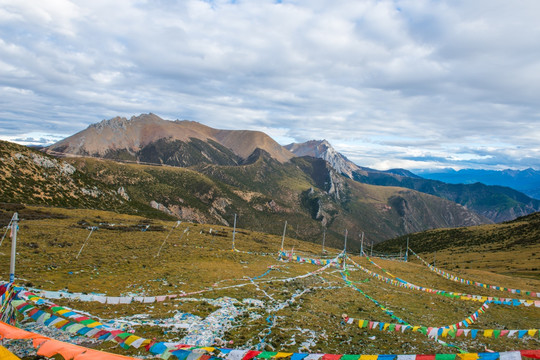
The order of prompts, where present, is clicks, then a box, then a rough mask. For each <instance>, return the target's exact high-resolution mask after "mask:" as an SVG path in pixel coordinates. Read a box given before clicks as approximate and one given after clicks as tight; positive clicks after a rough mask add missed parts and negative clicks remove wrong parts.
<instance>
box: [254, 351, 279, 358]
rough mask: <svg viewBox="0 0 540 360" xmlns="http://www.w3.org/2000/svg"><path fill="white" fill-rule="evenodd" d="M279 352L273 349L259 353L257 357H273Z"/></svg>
mask: <svg viewBox="0 0 540 360" xmlns="http://www.w3.org/2000/svg"><path fill="white" fill-rule="evenodd" d="M276 354H277V352H272V351H263V352H262V353H260V354H259V355H257V359H271V358H273V357H274V356H276Z"/></svg>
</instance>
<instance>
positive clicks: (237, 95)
mask: <svg viewBox="0 0 540 360" xmlns="http://www.w3.org/2000/svg"><path fill="white" fill-rule="evenodd" d="M538 13H540V3H538V2H537V1H535V0H520V1H519V4H515V3H508V2H506V1H502V0H484V1H474V2H466V1H439V2H432V1H428V0H396V1H390V0H383V1H375V0H364V1H358V2H351V1H323V0H318V1H313V0H311V1H308V0H303V1H302V0H298V1H283V3H281V4H280V3H276V2H275V1H270V0H265V1H255V0H245V1H239V2H231V1H199V0H186V1H180V2H174V1H173V2H171V1H153V2H144V1H136V2H134V1H128V0H118V1H113V2H111V1H106V0H96V1H91V2H88V1H82V0H81V1H75V0H74V1H69V0H54V1H45V2H24V1H23V2H21V1H15V0H12V1H9V0H0V59H1V61H0V109H1V110H0V131H1V132H2V133H3V134H5V136H13V137H14V138H24V134H27V133H30V132H32V131H38V132H42V133H64V132H66V131H67V132H68V133H74V132H76V131H80V130H82V129H83V128H85V127H86V126H88V125H89V124H90V123H93V122H97V121H100V120H101V119H103V118H110V117H113V116H116V115H120V116H127V117H130V116H131V115H135V114H139V113H142V112H153V113H156V114H159V115H161V116H163V117H165V118H168V119H176V118H182V119H191V120H196V121H200V122H203V123H205V124H207V125H209V126H214V127H219V128H228V129H234V128H237V129H238V128H242V129H252V130H256V129H259V130H264V131H266V132H267V133H269V134H270V135H273V136H275V137H276V138H277V139H278V140H280V142H282V143H284V142H285V141H286V142H289V140H295V141H305V140H309V139H312V138H321V134H324V137H326V138H327V139H328V140H329V141H330V142H331V143H333V144H334V146H335V147H336V148H337V149H338V150H340V151H344V152H345V153H346V154H347V155H348V156H350V158H351V159H353V160H355V161H357V162H358V163H359V164H360V165H364V166H374V167H379V168H380V167H383V166H390V165H392V164H394V165H411V166H412V165H415V167H416V168H418V167H425V166H439V165H441V164H444V165H445V166H450V165H455V166H456V167H459V166H464V165H470V166H475V167H482V166H486V167H493V166H508V167H511V166H522V167H528V166H533V167H537V168H540V163H539V162H538V160H535V158H534V157H531V156H530V154H535V155H537V154H538V150H537V148H538V147H537V145H536V144H537V139H538V138H539V135H540V133H539V131H540V130H538V126H537V124H538V123H539V121H540V104H538V101H537V98H538V94H539V93H540V25H539V22H538V21H537V14H538ZM343 143H346V144H347V146H346V147H343V148H340V145H338V144H343ZM494 144H495V145H496V148H495V149H492V150H489V154H487V155H485V156H484V155H482V154H480V153H481V152H482V151H483V150H478V149H488V148H490V147H491V146H492V145H494ZM412 149H415V151H412ZM477 152H478V153H477ZM466 154H476V155H475V156H478V158H474V157H471V158H469V159H465V157H466V156H468V155H466ZM471 156H472V155H471ZM432 158H437V159H436V160H433V159H432ZM536 158H538V156H537V157H536ZM411 162H412V163H411ZM516 164H517V165H516Z"/></svg>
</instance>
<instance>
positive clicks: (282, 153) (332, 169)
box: [0, 114, 540, 248]
mask: <svg viewBox="0 0 540 360" xmlns="http://www.w3.org/2000/svg"><path fill="white" fill-rule="evenodd" d="M2 145H3V147H4V148H5V150H4V153H5V155H2V156H3V158H5V159H8V158H9V159H10V162H3V165H2V168H1V170H2V172H3V174H4V176H2V177H0V182H2V183H7V184H8V186H7V187H5V188H9V189H11V188H13V187H15V186H16V185H15V184H16V183H17V176H16V174H18V171H19V170H17V169H21V168H24V167H25V162H26V163H27V164H26V166H27V167H29V169H28V170H27V172H28V173H40V170H39V169H38V168H36V166H41V165H39V164H37V163H36V162H35V161H33V160H32V159H33V158H34V157H35V156H37V154H41V156H43V157H44V158H45V159H46V161H57V162H58V163H59V164H65V165H61V166H70V167H72V168H73V169H74V171H73V172H72V174H70V175H73V174H75V175H74V176H76V177H77V179H74V180H73V181H72V182H74V183H75V184H76V185H74V186H76V187H79V188H82V189H88V186H89V185H90V184H92V186H93V187H94V188H95V189H97V190H96V192H94V193H93V194H94V195H95V197H94V198H93V200H92V201H89V200H88V196H89V195H88V191H86V192H85V191H83V192H76V191H68V189H65V190H66V191H63V190H62V189H60V190H62V191H59V189H57V188H54V186H52V185H51V184H52V183H54V182H55V178H57V177H58V176H61V175H58V176H56V177H55V176H53V175H47V176H46V177H41V178H35V179H33V182H32V183H31V184H28V186H31V188H30V189H24V188H23V189H22V190H21V191H20V192H21V193H24V194H26V195H25V196H19V195H20V194H19V195H17V194H16V193H13V192H10V193H8V192H4V193H3V194H0V195H1V196H2V198H4V199H6V200H5V201H8V202H23V203H27V204H31V203H36V204H47V205H58V206H62V204H63V203H67V204H68V205H69V206H73V207H77V206H82V207H89V206H93V207H96V208H107V209H116V211H123V212H130V213H139V214H148V215H147V216H159V213H161V214H163V216H166V217H169V218H173V217H174V218H180V219H184V220H188V221H195V222H206V223H216V224H224V225H229V224H230V223H231V220H232V219H233V218H234V214H238V215H240V219H241V221H242V222H243V224H244V225H243V226H245V227H246V228H250V229H255V230H260V231H266V232H270V233H278V232H281V231H282V224H283V222H284V221H285V220H287V221H288V223H289V224H294V225H292V227H291V229H290V231H292V232H293V233H294V236H296V237H298V238H303V239H307V240H310V241H320V238H321V237H322V233H323V232H324V231H325V229H326V230H327V236H328V237H327V241H328V242H327V243H328V244H329V246H330V245H331V244H332V243H334V244H340V243H342V241H343V236H344V231H345V230H346V229H347V230H349V232H350V233H351V234H355V235H353V236H352V237H351V240H350V244H351V245H350V246H351V248H354V247H357V245H358V242H359V237H358V234H360V233H362V232H364V233H365V235H366V237H367V238H368V239H369V241H374V242H379V241H382V240H385V239H388V238H392V237H395V236H399V235H404V234H408V233H411V232H417V231H422V230H426V229H432V228H441V227H459V226H470V225H478V224H483V223H491V222H493V221H500V220H501V219H503V220H508V219H511V218H515V217H517V216H519V215H522V214H528V213H531V212H534V211H538V210H539V209H540V201H536V200H534V199H530V198H528V197H527V196H525V195H524V194H521V193H519V192H517V191H514V190H512V189H508V188H501V187H494V186H485V185H481V186H480V187H478V185H476V184H475V185H474V186H473V185H464V186H455V185H451V184H444V183H442V182H438V181H434V180H427V179H423V178H421V177H419V176H416V175H414V174H412V173H410V172H408V171H407V170H402V169H394V170H389V171H377V170H373V169H369V168H364V167H360V166H358V165H356V164H354V163H352V162H351V161H349V160H348V159H347V158H346V157H345V156H343V155H342V154H340V153H339V152H337V151H335V149H333V147H332V146H331V145H330V144H329V143H328V142H327V141H310V142H307V143H304V144H291V145H288V146H286V147H283V146H281V145H279V144H278V143H277V142H275V141H274V140H273V139H272V138H270V137H269V136H268V135H266V134H264V133H262V132H257V131H245V130H217V129H213V128H210V127H208V126H205V125H202V124H199V123H197V122H193V121H185V120H184V121H179V120H176V121H168V120H163V119H161V118H159V117H158V116H156V115H153V114H143V115H140V116H137V117H132V118H131V119H126V118H120V117H117V118H113V119H110V120H104V121H102V122H100V123H97V124H93V125H90V126H89V127H88V128H87V129H85V130H83V131H81V132H79V133H77V134H74V135H73V136H70V137H68V138H66V139H64V140H62V141H60V142H58V143H56V144H54V145H52V146H50V147H49V148H47V149H44V151H45V152H46V153H48V154H49V155H50V154H52V155H55V156H56V157H58V156H61V157H63V159H57V158H54V157H51V156H49V155H46V154H42V153H39V152H36V151H34V150H31V149H28V148H22V147H19V148H17V146H16V145H15V144H10V143H3V144H2ZM28 151H29V152H28ZM21 155H22V156H23V158H21ZM8 163H13V165H12V166H11V167H7V166H6V164H8ZM59 166H60V165H59ZM51 169H52V168H51ZM51 171H52V170H51ZM2 172H0V174H2ZM14 174H15V175H14ZM62 176H64V175H62ZM75 180H76V181H75ZM62 181H65V180H62ZM81 181H82V182H81ZM85 181H87V182H88V185H87V184H86V183H84V182H85ZM475 186H476V187H475ZM35 193H39V194H40V195H39V196H32V195H30V194H35ZM96 194H97V195H96ZM59 197H60V198H59ZM68 198H69V199H70V200H69V201H67V200H66V199H68ZM51 199H59V200H55V201H52V200H51ZM280 224H281V225H280Z"/></svg>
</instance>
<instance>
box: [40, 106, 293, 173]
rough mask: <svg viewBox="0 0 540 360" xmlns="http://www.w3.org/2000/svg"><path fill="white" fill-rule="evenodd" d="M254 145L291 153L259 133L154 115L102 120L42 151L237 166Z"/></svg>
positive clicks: (284, 155)
mask: <svg viewBox="0 0 540 360" xmlns="http://www.w3.org/2000/svg"><path fill="white" fill-rule="evenodd" d="M256 148H261V149H263V150H265V151H267V152H268V153H269V154H271V156H272V157H273V158H275V159H276V160H278V161H280V162H286V161H288V160H289V159H291V158H292V157H293V156H294V155H293V154H292V153H290V152H289V151H287V150H286V149H284V148H283V147H282V146H281V145H279V144H278V143H276V142H275V141H274V140H273V139H272V138H270V137H269V136H268V135H266V134H264V133H262V132H260V131H247V130H239V131H236V130H218V129H213V128H211V127H208V126H205V125H202V124H200V123H197V122H194V121H187V120H184V121H179V120H176V121H168V120H163V119H161V118H160V117H158V116H157V115H154V114H142V115H140V116H138V117H132V118H131V119H129V120H128V119H126V118H120V117H116V118H113V119H110V120H103V121H101V122H100V123H97V124H93V125H90V126H89V127H88V128H86V129H85V130H83V131H80V132H78V133H77V134H75V135H72V136H70V137H68V138H66V139H64V140H61V141H59V142H57V143H56V144H54V145H51V146H50V147H49V148H48V149H47V151H48V152H50V153H54V154H71V155H82V156H94V157H102V158H110V159H115V160H130V161H141V162H151V163H157V164H161V163H163V164H168V165H173V166H189V165H194V164H197V163H199V162H209V163H217V164H223V165H229V164H238V163H239V162H241V159H245V158H247V157H248V156H249V155H251V153H253V151H254V150H255V149H256Z"/></svg>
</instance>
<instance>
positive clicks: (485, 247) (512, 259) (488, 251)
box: [375, 213, 540, 279]
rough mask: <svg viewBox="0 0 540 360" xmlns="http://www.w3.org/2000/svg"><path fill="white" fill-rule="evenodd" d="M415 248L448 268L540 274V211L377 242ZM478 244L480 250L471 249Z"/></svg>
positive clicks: (389, 247) (393, 248)
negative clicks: (479, 224)
mask: <svg viewBox="0 0 540 360" xmlns="http://www.w3.org/2000/svg"><path fill="white" fill-rule="evenodd" d="M407 237H408V238H409V246H410V248H411V249H413V250H414V251H415V252H417V253H419V254H421V255H422V256H424V257H425V258H426V259H427V260H429V261H430V262H433V261H435V262H436V264H437V265H440V266H442V267H444V268H447V269H452V270H455V271H460V270H461V269H469V268H473V267H474V268H476V269H481V270H489V271H493V272H497V273H500V274H512V275H521V276H529V277H534V278H537V279H538V278H540V213H534V214H531V215H528V216H524V217H521V218H518V219H516V220H514V221H510V222H506V223H503V224H493V225H482V226H473V227H466V228H457V229H437V230H429V231H424V232H420V233H416V234H410V235H407V236H402V237H398V238H395V239H392V240H387V241H385V242H383V243H380V244H377V245H376V246H375V250H377V251H384V252H399V251H400V249H403V250H405V246H406V245H405V244H406V238H407ZM471 248H474V249H476V251H474V252H471V251H470V249H471Z"/></svg>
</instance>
